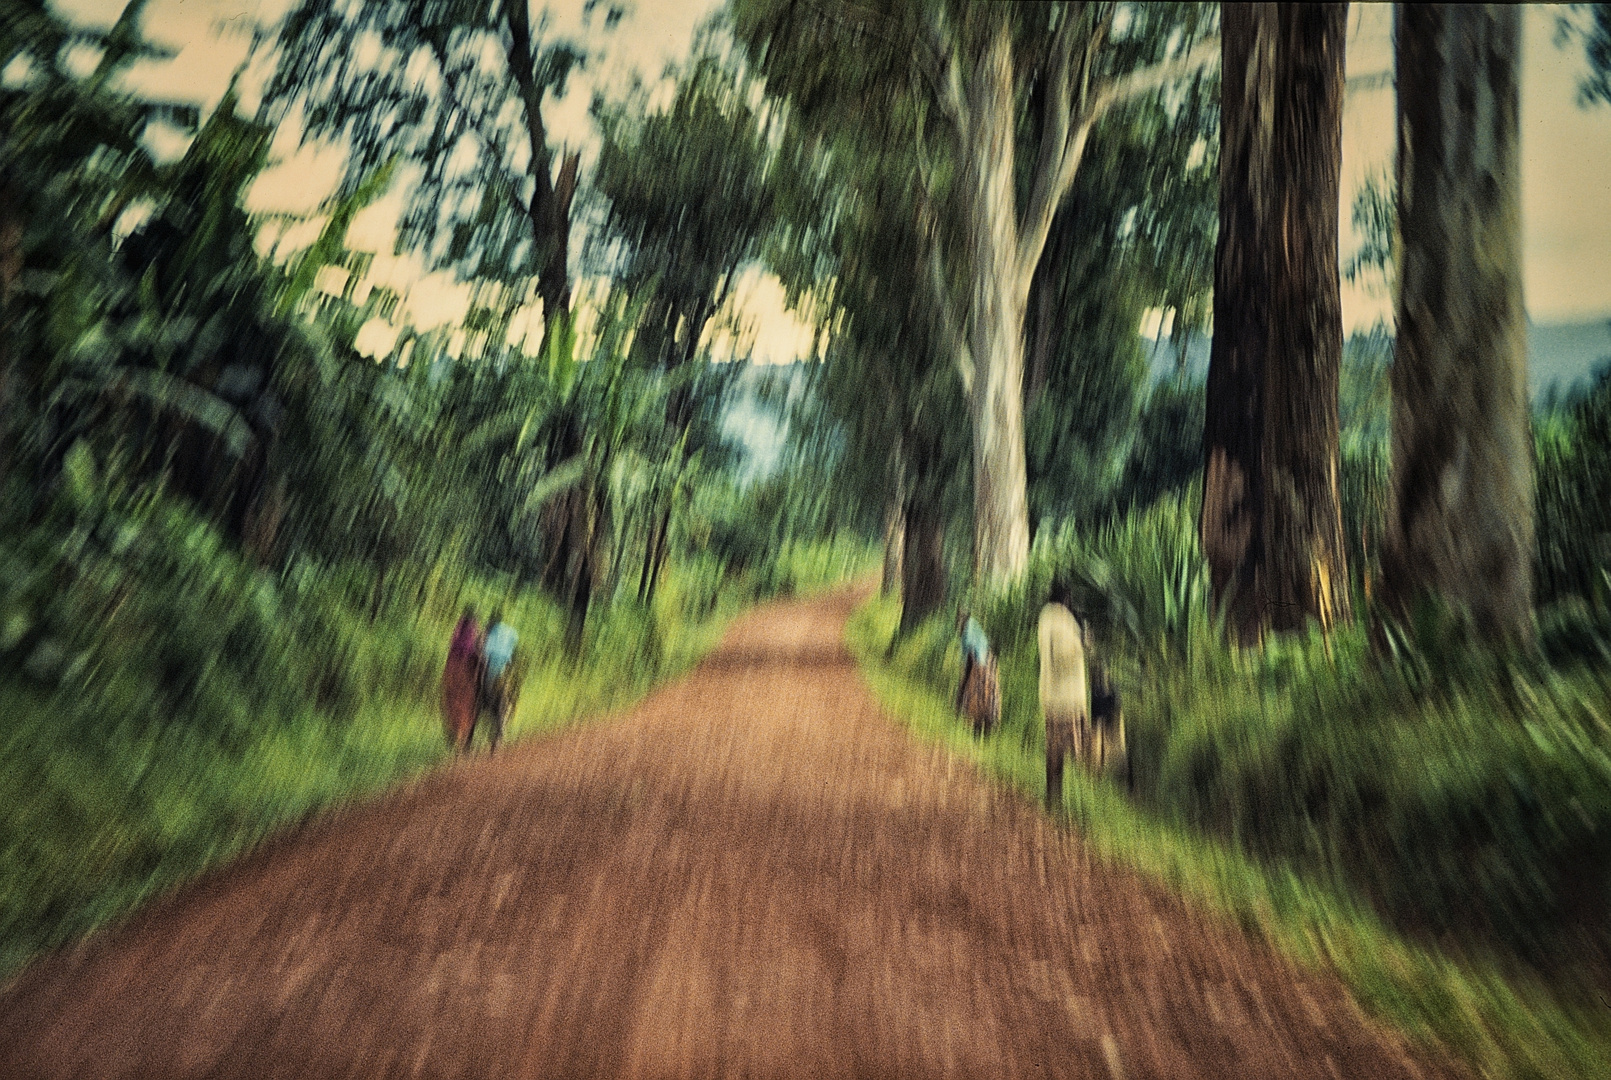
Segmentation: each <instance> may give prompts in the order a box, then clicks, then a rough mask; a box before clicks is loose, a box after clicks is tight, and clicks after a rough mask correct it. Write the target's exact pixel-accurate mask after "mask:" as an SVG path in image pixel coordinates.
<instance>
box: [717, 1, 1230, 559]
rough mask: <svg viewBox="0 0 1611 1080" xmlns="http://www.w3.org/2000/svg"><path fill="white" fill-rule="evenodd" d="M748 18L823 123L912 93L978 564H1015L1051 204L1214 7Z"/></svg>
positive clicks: (885, 11)
mask: <svg viewBox="0 0 1611 1080" xmlns="http://www.w3.org/2000/svg"><path fill="white" fill-rule="evenodd" d="M735 22H736V25H737V28H738V35H739V37H740V39H741V40H743V41H744V42H745V43H746V45H747V46H748V47H749V49H750V54H751V58H752V59H753V60H754V61H755V62H756V63H757V64H758V65H759V66H760V67H761V68H762V70H763V71H765V73H766V75H767V77H768V80H769V86H770V87H771V88H772V89H773V90H774V91H775V92H777V93H780V94H782V95H783V96H786V97H787V98H788V99H789V101H790V102H791V103H792V104H793V105H794V107H795V108H796V109H797V110H799V111H800V112H801V113H802V114H804V115H805V116H806V117H807V118H808V122H809V123H810V124H811V126H813V127H814V128H815V129H817V130H825V129H827V128H828V127H838V126H842V125H850V124H867V125H869V127H872V128H877V127H879V126H880V125H882V124H884V123H885V120H884V115H885V114H888V113H891V112H899V111H901V110H900V109H892V108H891V104H892V103H893V102H894V101H895V100H896V99H904V100H905V101H907V102H908V103H909V104H908V105H906V106H905V108H906V109H908V110H910V111H911V112H913V113H915V115H916V117H917V122H916V126H915V127H914V128H913V131H914V132H915V138H914V141H913V142H912V143H911V144H909V148H910V150H911V151H912V153H913V154H914V157H915V161H916V171H917V174H918V176H919V178H920V180H921V184H920V190H921V192H922V196H923V205H922V207H921V216H920V221H921V223H922V228H921V231H922V233H923V234H924V235H925V236H926V239H927V249H928V250H927V258H926V262H927V263H928V265H929V271H930V273H929V276H930V277H931V279H932V280H933V281H934V282H935V284H936V292H937V295H938V296H939V298H940V300H939V302H940V307H941V310H942V311H943V312H945V313H948V314H949V313H953V312H962V313H965V318H962V319H957V318H955V317H954V316H953V317H951V318H950V320H949V327H948V332H947V334H946V337H947V342H948V344H947V351H948V352H949V353H950V354H951V356H952V357H953V358H954V361H955V363H956V366H957V368H958V372H959V374H960V376H961V378H962V381H963V384H964V386H965V387H966V389H967V401H968V406H969V409H968V412H969V418H970V421H971V424H972V429H973V487H974V544H973V550H974V571H975V573H976V575H978V576H979V577H980V578H981V579H982V580H983V581H986V582H989V583H992V584H999V583H1002V582H1005V581H1007V580H1009V579H1011V578H1013V577H1016V576H1017V575H1018V574H1019V573H1020V572H1021V571H1022V570H1023V569H1024V567H1025V565H1026V563H1027V560H1028V553H1029V519H1028V501H1027V495H1026V483H1027V475H1026V465H1025V455H1024V427H1023V383H1024V316H1025V311H1026V306H1027V302H1028V294H1029V290H1030V285H1031V281H1032V279H1033V276H1034V273H1035V269H1036V266H1037V265H1038V264H1039V261H1040V258H1041V255H1042V252H1043V250H1044V248H1045V245H1046V239H1047V234H1048V231H1049V229H1050V226H1051V221H1052V216H1053V214H1054V213H1055V212H1056V210H1057V207H1058V206H1059V205H1060V204H1061V202H1062V201H1063V198H1064V196H1065V195H1066V193H1067V192H1068V190H1069V186H1070V184H1071V183H1072V182H1073V179H1074V177H1075V175H1076V174H1077V172H1078V170H1079V167H1080V162H1081V160H1082V158H1083V155H1084V151H1085V147H1086V143H1087V141H1088V140H1089V138H1090V135H1091V132H1092V129H1093V128H1094V126H1095V125H1096V124H1097V123H1098V122H1099V121H1100V120H1101V119H1102V118H1103V117H1104V116H1105V115H1107V114H1108V113H1109V112H1110V111H1111V110H1112V109H1114V108H1115V107H1116V106H1119V105H1121V104H1123V103H1125V102H1127V101H1130V100H1133V99H1135V98H1137V97H1140V96H1142V95H1144V94H1147V93H1150V92H1156V91H1157V90H1159V89H1160V88H1161V87H1165V86H1168V85H1170V84H1172V83H1174V82H1176V81H1178V80H1179V79H1181V78H1183V77H1185V76H1187V75H1189V74H1190V73H1191V72H1192V71H1193V70H1195V69H1196V68H1198V67H1201V66H1202V65H1204V64H1206V63H1208V62H1209V61H1210V60H1211V59H1212V58H1213V55H1214V53H1213V51H1212V50H1209V49H1204V48H1202V47H1200V46H1199V47H1196V48H1193V45H1194V44H1195V43H1196V38H1197V36H1198V34H1199V32H1200V30H1201V29H1203V26H1204V25H1205V23H1206V20H1204V19H1202V18H1201V11H1200V10H1199V9H1198V8H1195V7H1183V8H1179V9H1177V8H1174V7H1169V6H1160V7H1139V8H1138V7H1130V6H1125V7H1121V6H1119V5H1107V4H1088V5H1087V4H1039V5H1030V4H1023V5H1008V4H967V3H956V4H948V3H940V4H932V5H924V4H917V3H915V2H913V3H894V4H890V5H887V6H885V7H884V8H882V9H881V10H878V11H872V10H869V9H867V8H864V7H862V6H860V5H855V4H849V3H821V4H817V3H811V4H808V3H803V2H798V0H742V2H740V3H738V4H737V5H736V14H735ZM1170 29H1174V30H1178V31H1180V32H1179V33H1169V30H1170ZM1037 87H1038V88H1039V89H1038V92H1037ZM1031 98H1034V99H1035V101H1036V102H1038V105H1039V108H1038V109H1037V110H1035V114H1034V118H1033V123H1032V125H1031V126H1030V128H1029V130H1026V131H1022V132H1021V131H1020V125H1019V123H1018V119H1019V117H1020V116H1021V115H1023V113H1024V110H1025V109H1027V108H1028V107H1029V103H1030V101H1031ZM869 103H878V104H877V106H876V107H869ZM1021 151H1024V152H1025V153H1024V154H1023V156H1020V152H1021ZM1020 196H1022V198H1020ZM952 221H954V227H953V226H951V225H950V224H949V223H951V222H952Z"/></svg>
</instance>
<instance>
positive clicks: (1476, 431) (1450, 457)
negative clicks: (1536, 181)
mask: <svg viewBox="0 0 1611 1080" xmlns="http://www.w3.org/2000/svg"><path fill="white" fill-rule="evenodd" d="M1521 17H1522V16H1521V12H1520V11H1519V10H1518V9H1516V8H1505V7H1456V6H1436V5H1426V6H1422V5H1406V6H1402V7H1399V8H1397V9H1396V14H1395V26H1394V38H1395V41H1396V43H1397V67H1398V203H1399V235H1400V245H1401V247H1400V252H1401V256H1402V261H1401V264H1400V266H1399V294H1398V306H1397V320H1398V336H1397V340H1396V342H1395V349H1394V357H1393V369H1392V395H1393V416H1392V423H1393V453H1392V485H1393V491H1392V500H1391V511H1390V516H1389V519H1388V527H1387V531H1386V536H1385V538H1384V551H1383V560H1382V562H1383V565H1382V571H1383V582H1382V584H1383V589H1384V592H1385V594H1386V599H1387V601H1388V603H1389V605H1390V609H1391V610H1394V611H1395V612H1396V613H1397V614H1398V615H1399V616H1400V617H1403V616H1406V615H1408V614H1410V613H1411V612H1413V610H1414V609H1415V608H1416V607H1417V606H1418V605H1419V604H1420V603H1421V602H1423V601H1424V600H1425V599H1428V598H1437V599H1440V600H1441V601H1443V602H1444V603H1446V604H1448V605H1449V606H1451V607H1452V608H1454V609H1456V610H1459V611H1463V612H1464V613H1465V614H1466V615H1467V616H1469V618H1470V619H1471V620H1472V623H1473V625H1474V626H1475V627H1477V628H1480V633H1481V634H1483V635H1484V636H1487V637H1489V638H1491V639H1494V640H1497V641H1500V642H1512V643H1514V642H1522V641H1526V640H1528V639H1529V638H1530V636H1531V626H1532V581H1531V570H1532V556H1533V529H1534V525H1533V488H1532V484H1533V480H1532V446H1531V439H1530V435H1529V414H1528V403H1527V353H1526V337H1525V333H1526V314H1525V310H1524V308H1523V305H1522V279H1521V201H1520V181H1521V161H1520V153H1519V84H1518V78H1517V64H1518V60H1519V55H1520V48H1521Z"/></svg>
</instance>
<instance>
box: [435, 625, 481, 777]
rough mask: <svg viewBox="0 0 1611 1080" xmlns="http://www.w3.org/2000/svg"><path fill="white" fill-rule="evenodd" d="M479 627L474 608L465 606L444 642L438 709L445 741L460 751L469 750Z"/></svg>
mask: <svg viewBox="0 0 1611 1080" xmlns="http://www.w3.org/2000/svg"><path fill="white" fill-rule="evenodd" d="M481 667H482V656H481V627H480V625H479V624H478V623H477V622H476V618H475V609H474V608H469V607H467V608H465V609H464V614H463V615H462V616H460V618H459V622H458V625H457V626H455V627H454V628H453V637H452V639H451V640H450V641H449V643H448V657H447V665H446V666H445V667H444V668H443V670H442V712H443V716H444V718H445V719H446V721H447V737H448V743H449V744H450V745H451V746H452V747H453V748H454V749H455V750H458V751H459V752H460V753H463V752H464V751H466V750H468V749H470V736H471V735H473V734H474V733H475V720H476V713H477V712H478V711H479V706H480V696H481Z"/></svg>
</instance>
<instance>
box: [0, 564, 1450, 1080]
mask: <svg viewBox="0 0 1611 1080" xmlns="http://www.w3.org/2000/svg"><path fill="white" fill-rule="evenodd" d="M853 603H854V600H853V598H852V597H850V596H848V595H840V596H836V597H833V598H829V599H826V600H820V601H815V602H810V603H793V604H777V605H773V606H770V607H767V608H764V609H762V610H760V611H758V612H756V613H754V614H752V615H751V616H749V617H747V618H746V619H744V620H742V621H741V622H739V623H738V624H736V625H735V626H734V628H733V629H732V631H731V632H730V633H729V635H728V637H727V639H726V641H725V642H724V644H723V646H722V647H721V648H720V649H719V650H718V651H717V652H716V653H714V654H713V655H712V656H711V657H710V658H709V659H708V660H707V661H706V662H705V663H704V664H703V665H701V666H700V667H699V668H698V669H697V670H696V671H695V672H694V673H693V674H692V675H690V676H689V677H688V678H686V679H684V680H682V681H680V682H678V683H676V684H675V685H672V686H669V687H667V688H665V689H663V690H661V691H660V692H658V693H657V694H655V695H654V696H653V697H652V698H650V699H649V700H648V701H647V702H645V703H644V704H643V705H642V706H640V707H639V708H638V709H636V710H634V711H633V712H631V713H630V714H628V715H626V716H624V717H622V718H620V719H617V720H614V721H610V722H607V723H601V724H596V725H593V726H590V727H586V728H583V729H580V730H576V731H572V732H569V733H567V734H563V735H560V736H556V737H553V738H546V739H537V740H532V741H529V742H527V743H524V744H522V745H520V746H517V747H515V748H513V749H511V750H508V751H506V752H504V753H501V754H500V755H498V756H497V757H495V758H489V757H487V756H485V755H482V756H479V757H476V758H474V759H471V760H469V761H466V762H463V763H460V764H457V765H455V766H453V767H451V768H448V769H445V770H443V771H441V772H440V773H437V774H435V775H433V776H431V777H430V778H428V779H427V780H425V781H423V782H421V783H420V784H418V785H416V786H414V787H412V788H410V789H407V790H405V791H402V792H400V793H397V794H395V795H393V796H389V797H387V798H385V799H383V800H381V801H379V802H377V803H375V804H372V805H369V806H366V807H362V808H359V809H356V810H351V811H348V812H345V813H341V814H338V815H335V816H332V817H330V818H327V819H324V820H322V821H320V822H319V823H317V824H315V825H313V826H311V827H309V828H307V829H304V830H301V831H300V832H298V833H296V834H294V835H291V836H288V837H286V838H284V839H282V840H280V841H278V842H276V843H274V844H270V845H268V846H267V847H265V848H264V849H262V850H260V851H259V852H257V853H256V854H254V855H253V856H251V857H249V858H247V859H245V860H244V861H242V862H240V863H238V864H236V865H235V866H233V867H231V868H229V869H227V870H225V871H222V872H221V873H219V874H218V875H216V876H214V877H213V878H211V879H209V880H207V881H205V882H203V883H202V884H200V885H198V886H196V887H194V888H191V889H189V890H186V891H184V892H182V893H180V894H179V895H177V896H176V897H174V898H172V899H171V900H169V901H167V902H165V903H163V904H159V905H157V906H156V907H154V908H153V909H151V910H149V911H148V912H146V913H145V914H144V915H142V916H140V917H139V918H137V919H135V920H133V921H132V922H131V923H130V924H128V925H127V926H125V927H123V928H121V929H119V930H117V931H114V932H112V933H109V934H106V935H103V936H101V937H100V938H98V939H96V940H95V941H93V942H92V943H91V944H90V945H88V946H86V947H84V948H81V949H79V950H76V951H72V952H67V953H63V954H61V955H58V956H55V957H52V958H50V959H48V960H46V961H44V962H42V963H40V964H38V965H36V966H35V967H33V968H32V969H30V970H29V971H28V972H26V973H25V974H24V975H23V976H22V977H21V978H20V979H19V980H18V981H17V982H16V983H15V984H13V985H12V986H11V987H10V988H8V989H7V990H6V991H5V993H4V995H3V996H0V1076H3V1077H64V1078H66V1077H252V1078H258V1077H380V1076H422V1077H444V1078H445V1077H488V1078H500V1080H501V1078H514V1077H539V1076H541V1077H592V1076H624V1077H654V1078H658V1077H687V1078H690V1080H703V1078H708V1077H720V1076H749V1077H774V1076H778V1077H781V1076H802V1077H839V1076H846V1077H848V1076H865V1077H940V1076H956V1077H974V1076H978V1077H993V1076H1002V1077H1052V1076H1067V1077H1099V1078H1103V1080H1108V1078H1113V1077H1122V1078H1142V1077H1154V1076H1156V1077H1248V1078H1263V1077H1284V1076H1290V1077H1347V1078H1354V1077H1360V1078H1377V1077H1383V1078H1389V1077H1442V1076H1454V1075H1458V1074H1457V1073H1456V1072H1455V1071H1454V1070H1453V1069H1451V1068H1450V1067H1449V1066H1448V1065H1445V1064H1439V1063H1436V1062H1428V1061H1426V1060H1425V1059H1420V1058H1415V1057H1413V1056H1412V1055H1410V1054H1408V1053H1407V1052H1406V1051H1405V1050H1404V1049H1403V1048H1402V1047H1401V1046H1399V1045H1398V1044H1397V1043H1396V1042H1395V1041H1393V1040H1392V1039H1391V1038H1390V1037H1388V1036H1387V1035H1386V1034H1385V1033H1384V1032H1383V1031H1381V1030H1380V1029H1378V1028H1376V1027H1374V1026H1373V1025H1371V1024H1368V1023H1367V1022H1366V1021H1365V1020H1364V1019H1363V1018H1362V1017H1361V1016H1360V1014H1359V1013H1358V1011H1357V1010H1356V1009H1355V1007H1354V1006H1353V1005H1352V1004H1351V1002H1350V1001H1349V1000H1348V998H1347V997H1346V995H1345V994H1344V993H1343V992H1342V990H1341V989H1340V987H1339V986H1337V985H1336V984H1335V983H1334V982H1332V981H1330V980H1327V979H1323V978H1319V977H1315V976H1313V975H1308V974H1304V973H1300V972H1297V971H1295V970H1294V969H1292V968H1291V967H1289V966H1288V965H1286V964H1285V963H1283V962H1281V961H1280V960H1278V959H1277V958H1275V957H1274V956H1272V955H1271V954H1270V953H1269V952H1268V951H1267V950H1265V949H1263V948H1262V947H1260V946H1256V945H1253V944H1250V943H1249V942H1248V941H1247V940H1246V939H1245V938H1244V937H1243V936H1242V935H1241V934H1240V933H1239V932H1238V931H1236V930H1235V929H1234V928H1232V927H1230V926H1227V925H1224V924H1221V923H1219V922H1216V921H1214V920H1211V919H1208V918H1205V917H1201V916H1199V915H1196V914H1194V913H1191V912H1189V911H1188V910H1186V909H1185V908H1184V907H1183V906H1182V905H1181V904H1180V903H1179V902H1177V901H1176V900H1174V899H1172V898H1170V897H1168V896H1167V895H1164V894H1163V893H1161V892H1159V891H1158V890H1157V889H1155V888H1152V887H1150V886H1148V885H1147V884H1145V883H1143V882H1142V881H1140V880H1139V879H1137V878H1135V877H1133V876H1130V875H1128V874H1125V873H1123V872H1119V871H1115V870H1112V869H1109V868H1105V867H1103V866H1101V865H1099V864H1093V863H1092V862H1091V860H1090V859H1089V857H1088V855H1087V853H1086V852H1085V851H1084V849H1083V848H1082V845H1081V843H1080V842H1079V839H1078V837H1076V836H1071V835H1069V834H1066V833H1063V832H1060V831H1058V830H1056V829H1054V828H1052V827H1050V826H1049V825H1048V823H1047V822H1046V819H1045V818H1044V817H1042V816H1041V815H1040V813H1039V812H1038V811H1037V810H1036V809H1035V808H1034V807H1033V806H1031V805H1029V804H1027V803H1025V802H1024V801H1023V800H1021V799H1019V798H1017V797H1015V796H1012V795H1008V794H1006V793H1002V792H999V791H997V790H995V789H993V788H992V787H991V786H990V785H989V784H988V783H986V782H985V781H984V780H982V779H981V778H980V777H979V776H978V774H977V773H976V772H975V771H974V770H973V769H972V767H970V766H969V765H967V764H966V763H965V762H961V761H957V760H955V759H952V758H950V757H949V756H948V755H947V754H946V753H945V752H944V751H943V750H939V749H934V748H928V747H922V746H918V745H916V744H914V743H913V742H912V741H911V740H910V739H909V738H908V737H907V736H906V735H905V734H904V733H903V732H902V730H901V729H899V728H898V727H897V726H896V725H895V724H894V723H893V722H891V721H890V720H888V719H886V718H885V717H883V716H882V715H881V714H880V713H879V711H878V708H877V706H876V705H875V704H874V702H873V700H872V698H871V696H870V694H869V692H868V691H867V690H866V688H865V687H864V685H863V684H862V682H861V680H860V679H859V677H858V675H857V673H856V669H855V666H854V664H853V662H852V660H851V658H850V656H849V655H848V653H847V652H846V651H845V650H844V648H843V646H842V645H841V643H840V637H841V634H842V632H843V627H844V621H845V618H846V616H847V615H848V614H849V612H850V610H851V608H852V606H853Z"/></svg>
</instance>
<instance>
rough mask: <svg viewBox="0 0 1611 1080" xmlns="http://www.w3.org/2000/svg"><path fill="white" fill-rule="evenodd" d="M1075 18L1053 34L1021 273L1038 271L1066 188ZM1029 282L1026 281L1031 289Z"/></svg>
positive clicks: (1020, 248)
mask: <svg viewBox="0 0 1611 1080" xmlns="http://www.w3.org/2000/svg"><path fill="white" fill-rule="evenodd" d="M1072 22H1073V20H1072V19H1068V18H1065V19H1064V20H1063V21H1062V22H1061V23H1060V24H1059V25H1058V27H1057V33H1056V34H1054V35H1053V36H1052V44H1051V64H1050V70H1049V72H1048V76H1047V80H1046V92H1045V96H1044V97H1043V99H1042V112H1041V132H1040V148H1039V149H1038V150H1037V151H1036V152H1035V166H1034V177H1035V181H1034V184H1033V185H1032V187H1031V189H1030V193H1029V203H1028V205H1027V206H1025V207H1024V218H1023V221H1022V222H1021V223H1020V225H1019V229H1018V236H1019V240H1018V257H1017V266H1018V276H1019V277H1020V278H1023V277H1024V276H1025V275H1024V270H1023V268H1024V267H1025V266H1026V265H1027V266H1028V267H1029V273H1031V274H1033V273H1034V272H1035V264H1036V263H1038V262H1040V252H1041V249H1042V248H1043V247H1045V246H1046V233H1047V230H1048V229H1050V227H1051V222H1052V214H1053V213H1054V212H1055V211H1056V209H1057V204H1058V203H1059V202H1061V201H1062V198H1063V193H1064V191H1065V190H1066V188H1063V187H1061V186H1060V181H1061V180H1062V178H1063V172H1064V170H1063V161H1064V158H1065V157H1067V155H1068V153H1069V150H1070V142H1069V138H1068V126H1069V113H1070V110H1071V108H1072V105H1073V103H1072V102H1071V101H1070V100H1069V97H1070V89H1069V65H1070V64H1071V62H1072V54H1073V51H1074V41H1073V36H1072V35H1071V34H1070V33H1069V26H1070V24H1071V23H1072ZM1027 289H1028V286H1027V283H1026V285H1025V291H1026V292H1027Z"/></svg>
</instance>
